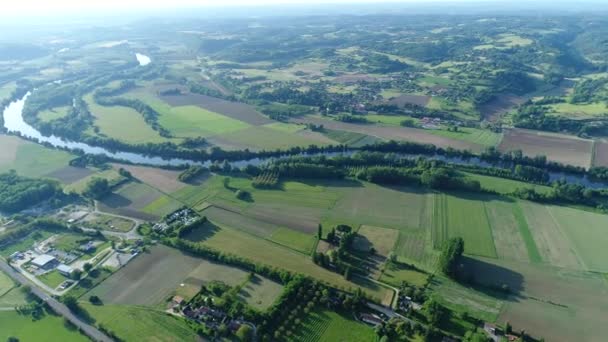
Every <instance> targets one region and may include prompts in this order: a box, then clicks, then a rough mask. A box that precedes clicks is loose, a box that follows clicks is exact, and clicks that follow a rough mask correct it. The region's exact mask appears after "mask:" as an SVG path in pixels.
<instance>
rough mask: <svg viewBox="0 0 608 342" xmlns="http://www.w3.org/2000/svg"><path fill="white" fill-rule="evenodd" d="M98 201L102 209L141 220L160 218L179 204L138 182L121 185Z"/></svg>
mask: <svg viewBox="0 0 608 342" xmlns="http://www.w3.org/2000/svg"><path fill="white" fill-rule="evenodd" d="M98 203H99V209H100V210H102V211H105V212H108V213H111V214H117V215H123V216H128V217H133V218H137V219H142V220H154V219H157V218H160V217H162V216H164V215H166V214H169V213H171V212H172V211H174V210H176V209H178V208H179V207H180V206H181V203H179V202H177V201H175V200H173V199H171V198H169V197H167V196H165V195H163V194H162V193H161V192H160V191H158V190H156V189H154V188H152V187H151V186H149V185H147V184H144V183H139V182H130V183H127V184H125V185H122V186H121V187H120V188H119V189H118V190H116V191H114V192H113V193H111V194H109V195H107V196H105V197H104V198H103V199H101V200H100V201H99V202H98Z"/></svg>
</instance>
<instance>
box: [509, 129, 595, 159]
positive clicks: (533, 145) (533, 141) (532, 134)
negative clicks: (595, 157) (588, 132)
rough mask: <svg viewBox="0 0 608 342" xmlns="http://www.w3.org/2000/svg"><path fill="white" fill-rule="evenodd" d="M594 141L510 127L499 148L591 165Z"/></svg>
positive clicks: (532, 155)
mask: <svg viewBox="0 0 608 342" xmlns="http://www.w3.org/2000/svg"><path fill="white" fill-rule="evenodd" d="M592 144H593V142H592V141H591V140H587V139H581V138H577V137H574V136H568V135H563V134H553V133H545V132H539V131H532V130H527V129H517V128H516V129H508V130H505V132H504V137H503V139H502V142H501V143H500V145H498V149H499V150H500V151H502V152H508V151H514V150H521V151H522V152H523V153H524V154H525V155H527V156H531V157H534V156H537V155H545V156H547V159H548V160H552V161H556V162H560V163H564V164H571V165H576V166H582V167H586V168H588V167H589V166H590V165H591V148H592Z"/></svg>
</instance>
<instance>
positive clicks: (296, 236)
mask: <svg viewBox="0 0 608 342" xmlns="http://www.w3.org/2000/svg"><path fill="white" fill-rule="evenodd" d="M269 240H270V241H273V242H276V243H278V244H281V245H283V246H286V247H289V248H291V249H293V250H296V251H298V252H302V253H304V254H310V253H312V249H313V247H314V246H315V242H316V241H317V239H316V237H314V236H312V235H309V234H304V233H301V232H299V231H297V230H291V229H287V228H279V229H277V230H276V231H275V232H274V233H272V235H271V236H270V238H269Z"/></svg>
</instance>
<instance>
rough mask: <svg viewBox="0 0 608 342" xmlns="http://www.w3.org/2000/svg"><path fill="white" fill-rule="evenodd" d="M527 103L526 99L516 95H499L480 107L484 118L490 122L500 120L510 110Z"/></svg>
mask: <svg viewBox="0 0 608 342" xmlns="http://www.w3.org/2000/svg"><path fill="white" fill-rule="evenodd" d="M525 101H526V98H525V97H522V96H516V95H508V94H507V95H498V96H496V97H495V98H494V99H493V100H491V101H489V102H487V103H484V104H483V105H481V106H480V107H479V112H480V113H481V115H482V117H483V118H485V119H486V120H489V121H496V120H498V119H500V118H501V117H502V116H503V115H504V114H505V113H507V112H508V111H509V110H511V109H513V108H515V107H516V106H519V105H520V104H522V103H524V102H525Z"/></svg>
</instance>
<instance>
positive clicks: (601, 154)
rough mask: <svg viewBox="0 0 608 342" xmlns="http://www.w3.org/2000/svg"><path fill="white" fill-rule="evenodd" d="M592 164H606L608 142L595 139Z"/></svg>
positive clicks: (607, 160) (607, 162)
mask: <svg viewBox="0 0 608 342" xmlns="http://www.w3.org/2000/svg"><path fill="white" fill-rule="evenodd" d="M593 166H608V142H607V141H596V142H595V148H594V149H593Z"/></svg>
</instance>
